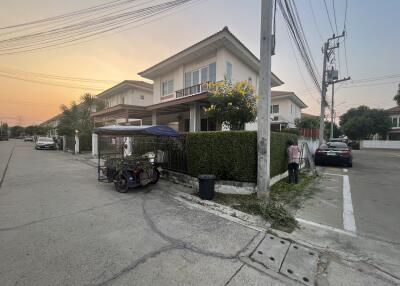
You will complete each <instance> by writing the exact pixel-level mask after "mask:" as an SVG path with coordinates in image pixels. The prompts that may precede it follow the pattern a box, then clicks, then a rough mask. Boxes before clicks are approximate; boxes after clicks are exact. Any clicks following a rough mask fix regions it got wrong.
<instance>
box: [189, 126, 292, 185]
mask: <svg viewBox="0 0 400 286" xmlns="http://www.w3.org/2000/svg"><path fill="white" fill-rule="evenodd" d="M289 139H292V140H294V139H297V136H296V135H293V134H288V133H279V132H272V137H271V176H275V175H278V174H280V173H283V172H284V171H285V170H286V169H287V160H286V147H287V141H288V140H289ZM187 151H188V155H187V156H188V158H187V160H188V172H189V174H191V175H192V176H198V175H199V174H214V175H216V176H217V178H218V179H221V180H233V181H242V182H256V180H257V132H255V131H221V132H215V131H214V132H197V133H188V134H187Z"/></svg>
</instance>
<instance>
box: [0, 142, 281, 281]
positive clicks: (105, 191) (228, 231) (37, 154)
mask: <svg viewBox="0 0 400 286" xmlns="http://www.w3.org/2000/svg"><path fill="white" fill-rule="evenodd" d="M0 143H1V145H0V154H1V160H2V161H4V160H5V159H8V158H9V154H10V150H12V148H10V146H11V147H12V146H13V144H14V142H11V143H8V144H3V142H0ZM165 184H167V183H164V185H163V183H161V184H159V185H156V186H152V187H149V188H145V189H144V190H141V191H133V192H130V193H127V194H119V193H117V192H115V191H114V189H113V186H112V185H109V184H102V183H98V182H97V181H96V174H95V169H94V168H93V166H89V165H87V164H84V163H83V162H80V161H77V160H76V159H74V156H72V155H69V154H63V153H61V152H57V151H36V150H33V148H32V144H31V143H24V142H21V141H16V147H15V150H14V153H13V155H12V158H11V161H10V164H9V166H8V170H7V174H6V175H5V180H4V182H3V186H2V187H1V189H0V257H1V259H0V281H1V282H0V284H1V285H2V286H6V285H40V286H42V285H228V284H229V285H244V283H245V282H244V281H256V282H257V283H258V282H259V283H263V284H264V285H267V284H266V283H268V285H283V284H282V283H281V282H278V280H276V279H275V278H272V277H271V276H268V275H266V274H265V273H264V272H261V271H259V270H255V269H253V268H251V267H250V266H248V265H245V264H243V262H241V261H240V260H239V256H240V254H241V253H242V252H244V251H248V249H247V246H248V245H249V243H251V242H255V241H256V239H257V243H258V241H260V239H262V237H261V236H260V235H263V234H262V233H260V232H258V231H256V230H254V229H251V228H247V227H244V226H242V225H239V224H236V223H233V222H231V221H228V220H225V219H223V218H220V217H217V216H215V215H212V214H210V213H207V212H203V211H200V210H197V209H191V208H188V207H187V206H186V205H183V204H181V203H178V202H177V201H175V200H173V199H172V198H171V197H169V196H167V195H166V194H165V193H163V191H162V190H163V188H165ZM249 279H250V280H249ZM249 283H250V284H252V283H251V282H249ZM254 284H256V283H254Z"/></svg>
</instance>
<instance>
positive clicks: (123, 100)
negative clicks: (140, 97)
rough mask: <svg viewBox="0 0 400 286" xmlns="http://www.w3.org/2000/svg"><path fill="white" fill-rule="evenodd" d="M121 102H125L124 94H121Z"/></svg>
mask: <svg viewBox="0 0 400 286" xmlns="http://www.w3.org/2000/svg"><path fill="white" fill-rule="evenodd" d="M121 104H125V96H121Z"/></svg>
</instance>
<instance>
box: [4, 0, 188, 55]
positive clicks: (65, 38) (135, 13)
mask: <svg viewBox="0 0 400 286" xmlns="http://www.w3.org/2000/svg"><path fill="white" fill-rule="evenodd" d="M132 1H133V0H130V1H118V2H121V3H128V2H132ZM191 1H192V0H174V1H169V2H164V3H161V4H157V5H153V6H148V7H145V8H141V9H132V8H133V7H129V8H124V9H121V10H119V11H113V12H112V13H109V14H107V15H102V16H96V15H94V16H96V17H94V18H91V19H89V20H85V21H80V22H79V21H78V22H76V21H75V23H73V24H69V25H63V26H61V27H58V28H51V27H50V28H46V27H45V28H44V29H39V30H37V31H35V32H30V33H25V34H23V35H19V36H14V37H9V38H6V39H3V40H0V55H6V54H18V53H26V52H31V51H35V50H41V49H46V48H49V47H56V46H62V45H65V44H68V43H73V42H77V41H80V40H82V39H88V38H93V37H94V36H96V35H100V34H104V33H107V32H110V31H115V30H120V29H121V28H123V27H125V26H129V25H132V24H134V23H137V22H143V21H144V20H146V19H148V18H151V17H154V16H157V15H159V14H162V13H165V12H167V11H170V10H173V9H175V8H177V7H179V6H182V5H185V4H187V3H189V2H191ZM139 5H141V4H139ZM136 6H138V5H136ZM122 10H127V11H122ZM50 21H56V20H55V19H51V20H50ZM62 21H64V19H62Z"/></svg>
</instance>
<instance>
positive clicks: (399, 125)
mask: <svg viewBox="0 0 400 286" xmlns="http://www.w3.org/2000/svg"><path fill="white" fill-rule="evenodd" d="M386 112H387V113H388V114H389V116H390V118H391V119H392V128H391V129H390V130H389V132H388V134H387V137H386V139H387V140H400V106H399V105H398V106H395V107H392V108H389V109H387V110H386Z"/></svg>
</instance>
